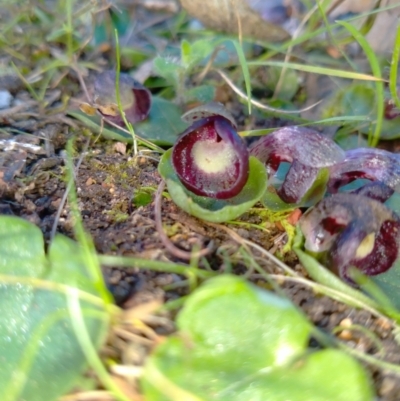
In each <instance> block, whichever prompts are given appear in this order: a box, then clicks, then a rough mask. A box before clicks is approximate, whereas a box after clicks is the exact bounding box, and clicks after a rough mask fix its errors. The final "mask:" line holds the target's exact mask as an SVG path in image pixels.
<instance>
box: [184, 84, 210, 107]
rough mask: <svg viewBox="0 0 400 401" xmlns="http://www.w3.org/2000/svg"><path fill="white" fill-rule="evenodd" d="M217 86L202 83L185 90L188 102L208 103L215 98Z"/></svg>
mask: <svg viewBox="0 0 400 401" xmlns="http://www.w3.org/2000/svg"><path fill="white" fill-rule="evenodd" d="M214 96H215V88H214V87H213V86H211V85H200V86H196V87H194V88H192V89H188V90H187V91H185V100H186V101H187V102H193V101H199V102H201V103H208V102H211V101H212V100H213V99H214Z"/></svg>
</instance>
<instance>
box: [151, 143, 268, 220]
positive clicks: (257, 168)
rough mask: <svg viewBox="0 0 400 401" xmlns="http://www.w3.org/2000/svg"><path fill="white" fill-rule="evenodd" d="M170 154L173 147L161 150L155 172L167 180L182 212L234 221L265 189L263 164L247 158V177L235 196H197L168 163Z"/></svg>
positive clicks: (265, 179) (205, 218) (265, 178)
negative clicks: (248, 165) (226, 197)
mask: <svg viewBox="0 0 400 401" xmlns="http://www.w3.org/2000/svg"><path fill="white" fill-rule="evenodd" d="M171 154H172V149H170V150H168V151H167V152H165V153H164V155H163V156H162V158H161V161H160V164H159V166H158V171H159V173H160V175H161V176H162V177H163V178H164V180H165V182H166V183H167V187H168V192H169V194H170V195H171V198H172V200H173V201H174V202H175V203H176V204H177V205H178V206H179V207H180V208H181V209H183V210H184V211H185V212H187V213H189V214H191V215H193V216H196V217H198V218H200V219H203V220H207V221H213V222H217V223H220V222H223V221H228V220H233V219H235V218H237V217H239V216H240V215H241V214H243V213H245V212H246V211H247V210H248V209H250V208H251V207H252V206H253V205H254V204H255V203H256V202H257V201H258V200H259V199H260V198H261V197H262V195H263V193H264V191H265V189H266V186H267V173H266V170H265V167H264V165H263V164H262V163H261V162H260V161H259V160H257V159H256V158H254V157H250V173H249V178H248V180H247V183H246V185H245V186H244V188H243V189H242V191H241V192H240V193H239V194H238V195H236V196H234V197H233V198H230V199H226V200H219V199H213V198H207V197H205V196H197V195H195V194H193V193H192V192H190V191H189V190H187V189H186V188H185V187H184V186H183V185H182V184H181V182H180V181H179V178H178V176H177V174H176V173H175V170H174V168H173V166H172V163H171Z"/></svg>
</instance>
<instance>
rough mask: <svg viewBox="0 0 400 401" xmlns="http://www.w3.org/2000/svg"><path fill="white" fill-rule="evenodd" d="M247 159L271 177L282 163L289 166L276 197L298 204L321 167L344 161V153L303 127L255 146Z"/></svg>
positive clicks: (271, 136) (284, 130)
mask: <svg viewBox="0 0 400 401" xmlns="http://www.w3.org/2000/svg"><path fill="white" fill-rule="evenodd" d="M249 152H250V155H252V156H255V157H257V158H258V159H260V160H261V161H262V162H263V163H265V164H266V166H267V170H268V174H269V176H270V177H271V176H273V175H274V174H275V173H276V171H277V170H278V167H279V165H280V163H281V162H289V163H291V166H290V169H289V171H288V173H287V175H286V177H285V180H284V182H283V184H282V186H281V188H280V189H279V190H278V195H279V196H280V198H281V199H282V200H283V201H285V202H286V203H297V202H299V201H300V200H301V199H302V198H303V197H304V195H305V194H306V193H307V191H308V190H309V189H310V188H311V186H312V184H313V182H314V181H315V179H316V178H317V175H318V172H319V170H320V169H321V168H323V167H329V166H332V165H333V164H335V163H339V162H341V161H342V160H343V159H344V151H343V150H342V149H341V148H340V147H339V146H338V145H336V144H335V142H333V141H332V140H331V139H329V138H327V137H326V136H323V135H321V134H319V133H318V132H316V131H314V130H312V129H309V128H303V127H285V128H281V129H279V130H277V131H275V132H273V133H271V134H269V135H266V136H264V137H262V138H261V139H259V140H258V141H256V142H254V143H253V144H252V145H251V146H250V148H249Z"/></svg>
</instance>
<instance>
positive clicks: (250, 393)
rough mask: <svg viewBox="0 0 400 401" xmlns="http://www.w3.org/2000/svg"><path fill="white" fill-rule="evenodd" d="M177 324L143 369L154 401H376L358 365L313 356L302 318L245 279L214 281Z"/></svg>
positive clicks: (343, 357)
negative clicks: (175, 329)
mask: <svg viewBox="0 0 400 401" xmlns="http://www.w3.org/2000/svg"><path fill="white" fill-rule="evenodd" d="M177 325H178V329H179V332H178V334H177V335H175V336H171V337H170V338H168V339H167V340H166V341H165V342H164V343H162V344H161V345H160V346H159V347H157V349H156V350H155V352H154V353H153V355H152V356H151V357H150V358H149V360H148V361H147V364H146V366H145V370H144V375H143V379H142V386H143V389H144V393H145V397H146V400H148V401H164V400H165V401H167V400H172V399H174V400H176V399H185V400H190V401H200V400H203V401H205V400H215V401H228V400H229V401H242V400H270V401H287V400H291V401H306V400H307V401H322V400H330V401H339V400H340V401H342V400H344V399H351V400H353V401H369V400H373V390H372V386H371V382H370V380H369V378H368V375H367V374H366V373H365V371H364V369H363V368H362V366H361V365H360V364H359V363H358V362H357V361H356V360H354V359H352V358H351V357H350V356H349V355H347V354H346V353H344V352H342V351H339V350H334V349H325V350H321V351H316V352H311V350H309V349H308V348H307V343H308V339H309V336H310V334H311V331H312V329H313V328H312V325H311V324H310V323H309V322H308V321H307V319H306V318H305V317H304V316H303V315H302V313H300V312H299V311H298V310H297V308H296V307H295V306H294V305H293V304H292V303H291V302H290V301H289V300H288V299H285V298H281V297H278V296H277V295H275V294H273V293H271V292H268V291H264V290H261V289H259V288H256V287H254V286H252V285H250V284H248V283H247V282H246V281H244V280H243V279H241V278H238V277H235V276H229V275H224V276H221V277H217V278H215V279H212V280H209V281H208V282H207V283H206V284H204V285H203V286H202V287H201V288H199V289H198V290H196V291H195V292H194V293H193V294H192V295H191V296H189V298H188V299H187V300H186V302H185V305H184V307H183V309H182V311H181V312H180V314H179V315H178V318H177ZM327 376H329V380H326V377H327Z"/></svg>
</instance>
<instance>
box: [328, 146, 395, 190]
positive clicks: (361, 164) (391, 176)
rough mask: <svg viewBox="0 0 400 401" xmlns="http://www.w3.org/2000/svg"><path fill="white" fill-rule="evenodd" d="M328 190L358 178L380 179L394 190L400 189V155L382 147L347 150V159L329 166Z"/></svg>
mask: <svg viewBox="0 0 400 401" xmlns="http://www.w3.org/2000/svg"><path fill="white" fill-rule="evenodd" d="M329 171H330V178H329V182H328V191H329V192H331V193H336V192H337V191H338V190H339V188H340V187H341V186H343V185H346V184H348V183H350V182H352V181H354V180H356V179H358V178H365V179H368V180H371V181H380V182H381V183H383V184H385V185H386V186H388V187H389V188H392V189H393V190H394V191H396V192H399V191H400V155H397V154H395V153H391V152H388V151H386V150H382V149H374V148H358V149H351V150H348V151H347V152H346V156H345V159H344V160H343V161H342V162H340V163H337V164H335V165H333V166H332V167H330V168H329Z"/></svg>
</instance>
